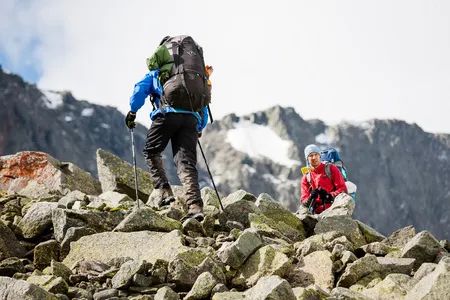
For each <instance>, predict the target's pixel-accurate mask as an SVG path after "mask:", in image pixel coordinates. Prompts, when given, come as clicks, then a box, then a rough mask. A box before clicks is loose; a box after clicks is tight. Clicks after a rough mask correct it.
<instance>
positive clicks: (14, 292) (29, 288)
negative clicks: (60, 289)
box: [0, 276, 58, 300]
mask: <svg viewBox="0 0 450 300" xmlns="http://www.w3.org/2000/svg"><path fill="white" fill-rule="evenodd" d="M0 299H6V300H13V299H26V300H57V299H58V298H56V297H55V295H53V294H51V293H49V292H47V291H46V290H44V289H43V288H40V287H38V286H37V285H35V284H31V283H28V282H26V281H24V280H16V279H13V278H9V277H1V276H0Z"/></svg>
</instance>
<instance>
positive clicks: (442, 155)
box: [438, 151, 448, 161]
mask: <svg viewBox="0 0 450 300" xmlns="http://www.w3.org/2000/svg"><path fill="white" fill-rule="evenodd" d="M438 159H439V160H441V161H445V160H448V156H447V152H446V151H442V152H441V154H439V156H438Z"/></svg>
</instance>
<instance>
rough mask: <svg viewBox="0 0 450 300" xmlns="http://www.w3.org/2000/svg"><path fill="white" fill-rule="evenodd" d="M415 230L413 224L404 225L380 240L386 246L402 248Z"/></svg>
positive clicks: (413, 234) (414, 233)
mask: <svg viewBox="0 0 450 300" xmlns="http://www.w3.org/2000/svg"><path fill="white" fill-rule="evenodd" d="M415 235H416V230H415V229H414V227H413V226H406V227H404V228H400V229H398V230H396V231H394V232H393V233H392V234H391V235H390V236H388V237H387V238H385V239H384V240H383V241H382V242H383V243H385V244H386V245H388V246H391V247H396V248H399V249H401V248H403V247H404V246H405V245H406V244H407V243H408V242H409V241H410V240H411V239H412V238H413V237H414V236H415Z"/></svg>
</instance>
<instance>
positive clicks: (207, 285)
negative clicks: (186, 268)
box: [183, 272, 217, 300]
mask: <svg viewBox="0 0 450 300" xmlns="http://www.w3.org/2000/svg"><path fill="white" fill-rule="evenodd" d="M216 284H217V280H216V278H214V276H213V275H212V274H211V273H209V272H204V273H202V274H200V275H199V276H198V277H197V280H196V281H195V283H194V285H193V286H192V289H191V290H190V291H189V293H188V294H187V295H186V297H184V298H183V300H197V299H209V296H210V294H211V291H212V289H213V288H214V286H215V285H216Z"/></svg>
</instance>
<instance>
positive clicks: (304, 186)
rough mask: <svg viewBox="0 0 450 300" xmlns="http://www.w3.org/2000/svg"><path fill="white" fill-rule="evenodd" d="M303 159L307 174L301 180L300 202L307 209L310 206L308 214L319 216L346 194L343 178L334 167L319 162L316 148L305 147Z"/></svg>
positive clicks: (318, 150) (318, 151) (317, 148)
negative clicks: (342, 194) (328, 169)
mask: <svg viewBox="0 0 450 300" xmlns="http://www.w3.org/2000/svg"><path fill="white" fill-rule="evenodd" d="M305 159H306V162H307V165H308V166H309V172H308V173H307V174H304V175H303V178H302V182H301V197H300V202H301V203H302V204H303V205H304V206H306V207H307V208H309V207H310V206H311V204H312V206H311V207H312V209H311V210H310V212H311V213H315V214H320V213H321V212H323V211H324V210H325V209H327V208H328V207H330V206H331V204H332V203H333V200H334V198H335V197H336V196H337V195H339V194H340V193H346V192H347V187H346V186H345V181H344V177H343V176H342V174H341V172H339V169H338V168H337V167H336V166H335V165H333V164H328V165H325V163H323V162H321V161H320V148H319V147H318V146H316V145H312V144H311V145H308V146H306V147H305ZM326 167H327V168H330V173H331V178H329V177H328V176H327V173H326V170H325V168H326Z"/></svg>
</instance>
